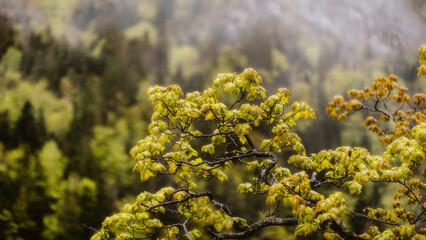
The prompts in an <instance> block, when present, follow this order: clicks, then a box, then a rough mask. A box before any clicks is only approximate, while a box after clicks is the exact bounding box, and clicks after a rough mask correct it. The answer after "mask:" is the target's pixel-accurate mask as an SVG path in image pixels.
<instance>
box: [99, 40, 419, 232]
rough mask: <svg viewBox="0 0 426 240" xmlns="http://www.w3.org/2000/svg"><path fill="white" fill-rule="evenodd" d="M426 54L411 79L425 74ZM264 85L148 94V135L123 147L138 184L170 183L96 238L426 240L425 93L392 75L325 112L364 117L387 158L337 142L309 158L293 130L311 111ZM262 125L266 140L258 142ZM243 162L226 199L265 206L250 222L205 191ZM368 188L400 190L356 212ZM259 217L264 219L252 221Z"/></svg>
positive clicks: (143, 196) (225, 84)
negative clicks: (285, 230) (277, 229)
mask: <svg viewBox="0 0 426 240" xmlns="http://www.w3.org/2000/svg"><path fill="white" fill-rule="evenodd" d="M425 48H426V46H423V47H422V48H421V49H420V63H421V67H420V68H419V75H421V74H425V71H424V69H425V56H426V51H425ZM261 83H262V78H261V77H260V76H259V75H258V73H257V72H256V71H255V70H253V69H250V68H249V69H245V70H244V71H243V72H242V73H241V74H239V75H237V74H232V73H226V74H219V75H218V77H217V78H216V79H215V80H214V82H213V86H212V87H211V88H207V89H206V90H204V91H203V92H191V93H187V94H184V93H183V92H182V90H181V89H180V87H179V86H177V85H171V86H168V87H160V86H155V87H152V88H150V89H149V91H148V95H149V99H150V101H151V102H152V103H153V104H154V105H155V107H154V113H153V114H152V117H151V123H150V124H149V133H150V134H149V135H148V136H146V137H145V138H143V139H142V140H140V141H138V143H137V145H136V146H134V147H133V149H132V150H131V155H132V157H133V158H134V159H135V160H136V161H137V163H136V164H135V166H134V171H137V172H139V173H140V177H141V180H142V181H148V180H149V179H151V178H160V179H161V178H162V177H164V176H168V177H171V178H173V179H174V181H175V183H176V184H175V185H174V186H166V187H163V188H161V189H159V190H158V191H157V192H155V193H151V192H142V193H140V195H139V196H137V198H136V200H135V202H134V203H131V204H126V205H125V206H124V208H123V209H122V211H121V212H120V213H117V214H115V215H113V216H110V217H108V218H106V219H105V220H104V222H103V224H102V229H100V230H99V231H97V233H96V234H95V235H94V236H93V237H92V239H144V238H157V239H177V238H183V239H185V238H186V239H197V238H203V237H204V236H209V238H214V239H239V238H247V237H250V236H252V235H253V234H256V233H257V232H259V231H261V230H262V229H263V228H266V227H270V226H295V230H294V234H295V235H296V236H307V235H310V234H312V233H314V232H321V233H322V234H323V236H324V238H326V239H406V238H410V239H426V238H425V233H426V228H425V227H424V222H425V221H426V218H425V212H426V203H425V201H424V199H423V196H424V194H425V189H426V184H425V183H424V182H423V181H422V179H423V180H424V178H425V177H426V176H425V175H426V168H423V169H421V168H422V167H424V160H425V149H426V103H425V100H426V96H425V95H424V94H415V95H414V96H413V97H411V96H409V95H408V94H407V89H406V88H404V87H402V86H400V85H399V84H398V79H397V77H396V76H394V75H391V76H390V77H388V78H385V77H382V78H377V79H376V80H375V81H374V82H373V84H372V85H371V86H370V87H367V88H365V89H363V90H359V91H358V90H351V91H349V92H348V96H347V97H346V98H344V97H342V96H337V97H335V98H334V100H333V101H332V102H330V103H329V105H328V106H327V112H328V113H329V114H330V116H331V117H333V118H337V119H338V120H343V119H345V118H347V117H348V115H349V113H352V112H357V111H365V112H366V113H368V114H366V118H365V125H366V126H367V128H368V129H369V130H370V131H371V132H373V133H376V134H378V135H379V136H380V140H381V142H382V144H384V145H385V146H386V150H385V151H384V152H383V153H382V154H381V155H374V154H371V153H370V152H369V151H368V150H367V149H364V148H361V147H348V146H342V147H338V148H337V149H334V150H323V151H321V152H318V153H316V154H311V155H307V154H306V151H305V147H304V145H303V143H302V140H301V139H300V137H299V136H298V135H297V134H296V133H295V132H294V131H293V128H292V127H293V126H295V125H296V123H297V122H298V120H299V119H307V118H311V119H313V118H315V113H314V111H313V109H311V108H310V107H309V106H308V105H307V104H305V103H303V102H298V101H295V102H293V103H292V104H290V103H289V98H290V91H289V90H288V89H285V88H280V89H278V91H277V93H275V94H274V95H271V96H269V97H266V90H265V89H264V88H263V87H262V86H261V85H260V84H261ZM260 128H261V129H263V130H265V129H269V130H270V134H269V135H268V136H265V137H263V139H262V140H261V141H254V140H253V139H254V138H256V139H259V137H256V136H255V132H256V130H257V129H260ZM241 166H243V168H246V169H247V170H241V171H246V172H245V173H246V174H244V176H243V179H239V180H238V181H240V182H239V183H240V184H239V186H238V187H237V189H232V190H230V191H229V193H230V194H233V195H239V194H241V195H243V199H244V198H252V197H256V198H260V199H262V200H261V201H260V202H259V203H261V204H259V205H258V209H247V210H246V211H248V212H249V213H250V214H253V215H255V216H257V217H256V219H257V220H255V221H254V222H249V221H247V219H246V218H244V217H241V216H238V215H236V214H233V213H232V212H231V210H230V209H231V207H232V206H228V205H225V204H224V203H221V202H220V201H218V200H217V199H216V198H215V194H214V192H212V191H208V190H206V189H208V187H206V185H207V186H208V185H209V184H215V183H221V184H226V182H227V181H228V180H229V179H230V178H232V177H233V176H230V174H229V173H230V169H232V168H237V169H243V168H241ZM216 179H217V180H218V181H216ZM367 184H392V185H397V186H398V187H397V188H396V191H395V193H394V194H393V199H394V200H393V202H392V206H391V207H390V208H389V209H382V208H375V207H366V208H365V209H363V211H361V212H357V211H354V210H352V209H353V206H351V203H350V201H348V200H347V199H346V198H347V196H348V195H357V194H360V193H361V192H362V191H363V187H364V186H365V185H367ZM228 197H232V196H228ZM235 204H239V203H238V202H236V203H235ZM261 210H265V211H264V212H266V213H267V214H264V215H262V216H259V215H258V211H261ZM351 217H362V218H364V219H365V220H366V221H369V222H370V223H371V225H370V228H369V229H368V231H367V232H355V231H353V230H352V229H351V227H350V226H349V225H348V224H347V223H346V222H347V219H348V218H351Z"/></svg>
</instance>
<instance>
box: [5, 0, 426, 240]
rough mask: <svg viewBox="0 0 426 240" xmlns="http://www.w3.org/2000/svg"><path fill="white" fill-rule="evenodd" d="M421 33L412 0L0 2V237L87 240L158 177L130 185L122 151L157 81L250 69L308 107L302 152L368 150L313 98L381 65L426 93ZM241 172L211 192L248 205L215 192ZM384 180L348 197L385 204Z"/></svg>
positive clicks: (358, 119)
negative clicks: (311, 115) (420, 55)
mask: <svg viewBox="0 0 426 240" xmlns="http://www.w3.org/2000/svg"><path fill="white" fill-rule="evenodd" d="M424 43H426V2H425V1H423V0H392V1H388V0H375V1H368V0H339V1H335V0H322V1H315V0H298V1H290V0H288V1H286V0H215V1H211V0H125V1H123V0H121V1H120V0H102V1H101V0H61V1H58V0H0V239H35V240H37V239H65V240H66V239H89V238H90V236H91V235H92V234H93V230H92V229H93V228H94V229H96V228H98V227H99V226H100V223H101V222H102V221H103V219H104V218H105V217H106V216H108V215H111V214H112V213H114V212H116V211H118V210H119V208H120V207H121V206H123V204H124V203H126V202H131V201H132V200H133V199H134V197H135V196H136V195H137V194H138V193H140V192H141V191H146V190H151V191H155V189H158V188H159V187H160V186H162V185H164V184H167V183H168V182H167V181H168V180H167V179H161V180H150V181H149V182H147V183H141V181H140V180H139V176H138V174H137V173H132V168H133V164H134V162H133V160H132V159H131V157H130V155H129V154H128V152H129V150H130V149H131V147H132V146H133V145H134V144H135V143H136V142H137V140H139V139H141V138H143V137H144V136H145V135H146V134H147V125H148V124H149V121H150V114H151V110H152V106H151V105H150V103H149V101H148V100H147V95H146V90H147V88H148V87H149V86H152V85H155V84H160V85H168V84H174V83H176V84H179V85H180V86H181V87H182V89H183V90H184V91H194V90H202V89H204V88H206V87H209V86H210V85H211V83H212V81H213V80H214V78H215V76H216V74H218V73H221V72H237V73H239V72H241V71H242V70H243V69H244V68H246V67H252V68H255V69H256V70H257V71H258V72H259V73H260V75H261V76H262V78H263V80H264V86H265V88H266V89H267V90H268V91H270V93H275V91H276V89H277V88H278V87H286V88H288V89H290V91H291V92H292V100H293V101H295V100H297V101H305V102H306V103H308V104H309V105H310V106H311V107H313V108H314V109H315V111H316V115H317V119H316V120H314V121H312V120H310V121H305V122H302V123H301V124H300V125H298V126H297V132H298V133H299V134H300V136H301V137H302V139H303V142H304V143H305V146H306V148H307V151H308V152H309V153H314V152H317V151H319V150H321V149H325V148H334V147H336V146H339V145H350V146H362V147H365V148H368V149H369V150H371V151H372V152H375V153H379V152H380V151H381V150H382V149H383V147H382V146H381V145H380V144H379V143H378V141H377V139H376V137H375V136H374V135H371V134H369V133H368V132H367V131H366V129H365V128H364V127H363V120H362V119H363V116H362V115H361V114H358V115H354V116H353V117H351V118H349V119H348V120H347V121H346V122H343V123H342V122H336V121H332V120H331V119H329V118H328V117H327V116H326V114H325V106H326V104H327V103H328V101H330V100H331V99H332V98H333V96H334V95H338V94H345V92H346V91H348V90H350V89H353V88H363V87H364V86H367V85H369V84H370V83H371V82H372V81H373V79H374V78H376V77H380V76H387V75H389V74H391V73H394V74H396V75H397V76H398V77H399V79H400V81H401V82H403V83H404V84H405V85H406V86H407V87H408V88H409V91H410V92H411V93H413V92H426V82H425V79H419V78H418V77H417V76H416V73H417V71H416V68H417V67H418V48H419V47H420V46H421V45H422V44H424ZM256 136H258V138H259V139H261V138H262V136H263V133H262V132H258V133H256ZM284 161H285V159H284ZM239 174H241V173H238V172H235V173H232V175H233V177H232V178H230V182H229V183H228V185H226V186H225V187H222V188H219V187H218V189H216V192H217V194H218V197H219V199H220V200H222V202H224V203H228V204H230V205H234V206H235V205H238V206H240V207H241V208H243V207H244V208H245V210H244V209H241V210H240V212H241V213H244V211H245V212H247V209H254V210H255V209H256V203H255V202H251V201H250V200H245V201H244V203H243V204H242V202H241V200H240V199H229V198H227V197H226V196H227V195H230V194H228V193H234V192H235V191H236V187H235V186H236V185H237V182H238V180H239V179H241V176H239ZM388 190H389V189H387V188H386V187H384V186H383V187H380V186H375V187H369V188H366V191H365V193H363V194H362V195H360V196H358V197H356V198H354V199H352V200H353V201H354V202H355V205H354V206H355V207H356V209H357V210H360V209H362V208H363V206H365V205H367V204H370V205H374V206H381V205H383V206H386V205H387V204H390V202H389V201H390V200H389V196H388V195H387V192H388ZM235 208H237V206H236V207H235ZM236 211H237V212H238V211H239V210H238V209H236ZM248 218H249V220H255V217H254V218H253V217H252V218H250V217H248ZM348 221H349V224H351V225H352V226H354V228H355V229H356V231H362V230H363V229H364V228H365V227H366V223H365V222H363V221H360V220H359V219H350V220H348ZM292 236H293V235H292V233H291V229H283V228H271V229H269V230H267V231H264V232H263V233H261V234H258V235H257V236H256V237H255V238H258V239H283V237H288V238H289V239H291V238H292ZM319 236H320V235H319ZM319 236H316V237H317V238H320V237H319ZM314 237H315V236H314ZM255 238H254V239H255ZM311 239H312V238H311Z"/></svg>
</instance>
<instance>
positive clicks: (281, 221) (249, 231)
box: [207, 217, 297, 240]
mask: <svg viewBox="0 0 426 240" xmlns="http://www.w3.org/2000/svg"><path fill="white" fill-rule="evenodd" d="M296 225H297V217H290V218H267V219H263V220H261V221H258V222H255V223H253V224H251V225H249V226H248V227H246V230H244V231H242V232H236V233H216V232H214V231H213V230H212V229H210V228H207V230H208V231H209V232H210V234H211V235H213V236H214V239H217V240H219V239H242V238H247V237H250V236H251V235H253V234H254V233H255V232H257V231H258V230H259V229H261V228H264V227H269V226H296Z"/></svg>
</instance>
